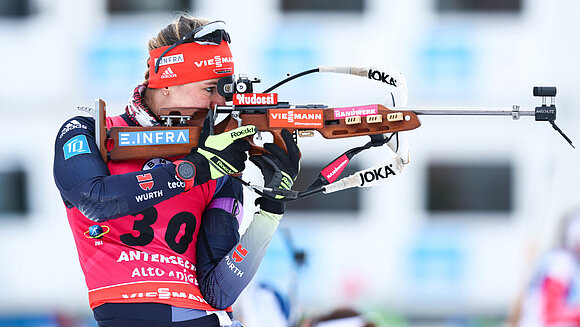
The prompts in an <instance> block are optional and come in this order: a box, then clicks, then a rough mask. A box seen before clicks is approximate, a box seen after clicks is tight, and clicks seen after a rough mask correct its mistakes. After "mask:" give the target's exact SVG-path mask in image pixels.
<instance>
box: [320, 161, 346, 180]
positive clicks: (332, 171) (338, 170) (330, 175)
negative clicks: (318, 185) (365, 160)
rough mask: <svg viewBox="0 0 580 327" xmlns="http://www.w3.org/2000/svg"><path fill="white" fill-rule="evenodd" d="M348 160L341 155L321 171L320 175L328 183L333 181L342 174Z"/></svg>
mask: <svg viewBox="0 0 580 327" xmlns="http://www.w3.org/2000/svg"><path fill="white" fill-rule="evenodd" d="M349 161H350V160H349V159H348V157H347V156H346V155H342V156H341V157H340V158H338V159H337V160H335V161H334V162H333V163H331V164H330V165H328V167H326V168H324V169H323V170H322V171H321V173H322V176H324V178H326V180H327V181H328V182H329V183H332V182H334V181H335V180H336V179H337V178H338V177H339V176H340V174H342V172H343V171H344V169H345V168H346V166H347V165H348V163H349Z"/></svg>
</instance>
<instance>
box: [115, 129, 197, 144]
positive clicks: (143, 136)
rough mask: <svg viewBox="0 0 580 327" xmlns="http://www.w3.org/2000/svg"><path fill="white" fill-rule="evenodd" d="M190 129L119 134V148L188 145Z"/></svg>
mask: <svg viewBox="0 0 580 327" xmlns="http://www.w3.org/2000/svg"><path fill="white" fill-rule="evenodd" d="M187 143H189V130H188V129H174V130H168V131H144V132H123V133H119V146H135V145H159V144H187Z"/></svg>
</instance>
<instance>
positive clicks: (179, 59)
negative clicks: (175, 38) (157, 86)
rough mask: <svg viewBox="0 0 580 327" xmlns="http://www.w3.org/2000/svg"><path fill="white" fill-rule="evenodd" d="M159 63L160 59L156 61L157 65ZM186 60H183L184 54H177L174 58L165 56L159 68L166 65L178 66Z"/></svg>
mask: <svg viewBox="0 0 580 327" xmlns="http://www.w3.org/2000/svg"><path fill="white" fill-rule="evenodd" d="M157 61H159V58H157V59H155V63H157ZM184 61H185V60H184V59H183V54H182V53H180V54H176V55H173V56H164V57H162V58H161V61H159V66H165V65H171V64H178V63H180V62H184Z"/></svg>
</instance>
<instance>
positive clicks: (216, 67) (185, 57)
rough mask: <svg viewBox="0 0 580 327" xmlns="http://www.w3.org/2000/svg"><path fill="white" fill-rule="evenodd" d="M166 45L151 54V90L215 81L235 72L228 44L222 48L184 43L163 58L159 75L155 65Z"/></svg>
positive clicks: (223, 44)
mask: <svg viewBox="0 0 580 327" xmlns="http://www.w3.org/2000/svg"><path fill="white" fill-rule="evenodd" d="M169 47H170V46H169V45H168V46H165V47H161V48H157V49H153V50H151V51H149V61H148V63H149V87H150V88H154V89H158V88H163V87H167V86H173V85H181V84H187V83H192V82H198V81H205V80H208V79H213V78H220V77H224V76H229V75H232V74H233V73H234V60H233V58H232V53H231V51H230V47H229V45H228V43H227V42H221V43H220V45H211V44H198V43H196V42H190V43H183V44H180V45H178V46H176V47H175V48H173V49H171V50H170V51H169V52H167V53H166V54H165V55H163V57H161V62H160V63H159V70H158V71H157V73H155V63H156V62H157V60H158V58H159V56H160V55H161V54H162V53H163V51H165V50H167V48H169Z"/></svg>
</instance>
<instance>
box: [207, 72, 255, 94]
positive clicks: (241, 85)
mask: <svg viewBox="0 0 580 327" xmlns="http://www.w3.org/2000/svg"><path fill="white" fill-rule="evenodd" d="M260 82H261V80H260V79H258V78H254V79H250V78H249V77H248V75H245V74H240V76H239V77H238V78H237V79H236V77H235V76H234V75H230V76H226V77H222V78H220V79H219V80H218V83H217V89H218V93H219V94H220V95H221V96H223V97H224V98H225V99H226V101H232V99H233V96H234V93H253V92H254V86H253V85H254V83H260Z"/></svg>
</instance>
